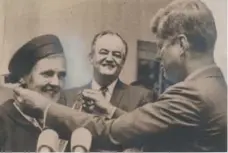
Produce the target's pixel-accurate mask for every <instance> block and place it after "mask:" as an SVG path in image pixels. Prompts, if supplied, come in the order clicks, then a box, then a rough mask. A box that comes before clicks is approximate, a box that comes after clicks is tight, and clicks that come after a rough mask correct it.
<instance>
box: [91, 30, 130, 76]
mask: <svg viewBox="0 0 228 153" xmlns="http://www.w3.org/2000/svg"><path fill="white" fill-rule="evenodd" d="M93 49H94V50H93V54H92V55H91V59H90V60H91V63H92V65H93V68H94V71H95V73H96V74H99V75H103V76H104V75H105V76H115V77H118V76H119V74H120V72H121V70H122V67H123V65H124V61H125V56H126V48H125V45H124V43H123V41H122V40H121V39H120V38H119V37H118V36H117V35H112V34H106V35H103V36H101V37H99V38H98V39H97V41H96V43H95V45H94V48H93Z"/></svg>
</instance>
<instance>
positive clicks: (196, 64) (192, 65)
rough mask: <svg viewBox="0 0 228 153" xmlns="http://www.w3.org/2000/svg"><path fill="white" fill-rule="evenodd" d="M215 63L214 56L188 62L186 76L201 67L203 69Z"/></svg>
mask: <svg viewBox="0 0 228 153" xmlns="http://www.w3.org/2000/svg"><path fill="white" fill-rule="evenodd" d="M213 64H215V62H214V59H213V58H201V59H196V60H193V61H191V62H188V63H187V64H186V77H187V76H189V75H190V74H192V73H194V72H195V71H197V70H199V69H202V68H204V67H207V66H209V65H213Z"/></svg>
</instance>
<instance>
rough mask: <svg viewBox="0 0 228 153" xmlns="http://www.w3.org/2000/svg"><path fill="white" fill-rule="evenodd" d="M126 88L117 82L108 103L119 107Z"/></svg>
mask: <svg viewBox="0 0 228 153" xmlns="http://www.w3.org/2000/svg"><path fill="white" fill-rule="evenodd" d="M126 87H127V85H126V84H124V83H123V82H121V81H120V80H118V82H117V84H116V86H115V88H114V90H113V94H112V97H111V101H110V102H111V104H112V105H114V106H116V107H119V105H120V103H121V100H122V98H123V95H124V92H125V89H126Z"/></svg>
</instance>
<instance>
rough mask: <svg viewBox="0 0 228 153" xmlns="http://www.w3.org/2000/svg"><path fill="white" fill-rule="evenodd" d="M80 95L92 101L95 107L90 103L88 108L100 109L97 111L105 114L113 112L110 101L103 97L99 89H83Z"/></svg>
mask: <svg viewBox="0 0 228 153" xmlns="http://www.w3.org/2000/svg"><path fill="white" fill-rule="evenodd" d="M82 95H83V96H84V97H85V98H88V99H91V100H92V101H94V106H95V107H94V106H93V105H91V106H90V108H89V109H95V111H96V109H100V111H99V110H98V111H99V112H103V113H106V114H107V115H109V114H110V113H112V112H113V109H114V106H112V104H110V102H109V101H107V100H106V99H105V97H104V96H103V95H102V93H101V91H98V90H92V89H85V90H84V91H83V92H82Z"/></svg>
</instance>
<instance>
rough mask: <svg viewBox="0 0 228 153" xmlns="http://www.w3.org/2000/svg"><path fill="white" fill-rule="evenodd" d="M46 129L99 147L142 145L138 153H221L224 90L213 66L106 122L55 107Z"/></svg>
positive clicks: (224, 129) (224, 127) (224, 124)
mask: <svg viewBox="0 0 228 153" xmlns="http://www.w3.org/2000/svg"><path fill="white" fill-rule="evenodd" d="M46 124H47V125H48V126H50V127H53V128H54V129H55V130H57V131H58V132H59V134H60V135H62V136H65V137H69V136H70V133H71V132H72V131H73V130H75V129H76V128H78V127H85V128H87V129H89V130H90V132H91V133H92V134H93V138H94V141H96V142H97V141H101V142H100V144H101V145H103V144H104V146H103V147H105V143H103V142H108V141H111V142H113V143H116V142H119V143H121V144H125V145H129V146H132V145H133V146H134V145H136V146H138V145H139V146H140V145H148V147H145V150H144V151H188V152H192V151H212V152H217V151H227V146H226V145H227V138H226V136H227V84H226V82H225V79H224V77H223V75H222V72H221V71H220V69H219V68H218V67H217V66H215V65H213V66H208V67H205V69H203V70H201V71H199V72H197V73H195V74H194V75H190V76H189V77H187V78H186V79H185V80H184V81H183V82H180V83H177V84H175V85H173V86H171V87H169V88H168V89H167V90H166V91H165V92H164V93H163V94H162V95H160V97H159V98H158V100H157V102H154V103H148V104H146V105H143V106H142V107H140V108H137V109H135V110H134V111H132V112H130V113H126V114H124V115H122V116H120V117H119V118H117V119H114V120H112V121H110V120H109V121H105V120H103V119H102V118H100V117H98V116H93V115H89V114H85V113H82V112H77V111H75V110H70V109H68V108H66V107H64V106H60V105H57V104H55V105H52V106H51V107H50V108H49V110H48V112H47V118H46ZM102 140H104V141H103V142H102Z"/></svg>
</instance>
